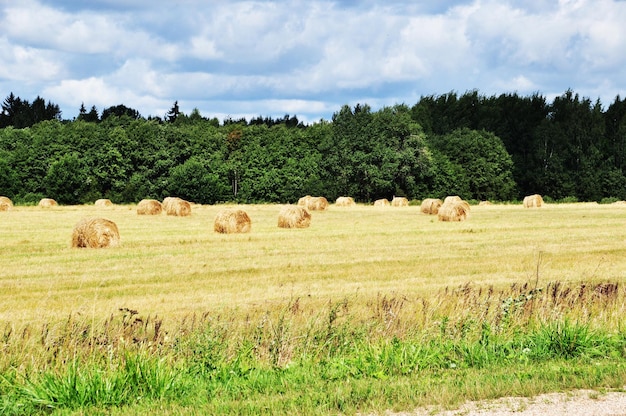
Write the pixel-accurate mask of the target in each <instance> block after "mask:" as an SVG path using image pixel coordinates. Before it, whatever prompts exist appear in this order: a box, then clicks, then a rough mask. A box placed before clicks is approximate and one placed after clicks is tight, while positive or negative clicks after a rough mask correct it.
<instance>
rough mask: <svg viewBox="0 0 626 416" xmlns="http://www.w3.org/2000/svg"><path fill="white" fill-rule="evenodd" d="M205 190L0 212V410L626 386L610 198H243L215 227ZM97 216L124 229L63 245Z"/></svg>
mask: <svg viewBox="0 0 626 416" xmlns="http://www.w3.org/2000/svg"><path fill="white" fill-rule="evenodd" d="M220 208H221V207H217V206H216V207H212V206H211V207H208V206H195V207H194V213H193V215H192V217H190V218H174V217H167V216H165V215H163V216H159V217H142V216H137V215H136V214H135V213H134V210H133V207H114V208H112V209H105V210H98V209H96V208H95V207H91V206H84V207H59V208H54V209H51V210H42V209H40V208H38V207H16V208H15V209H14V210H12V211H10V212H6V213H0V214H2V215H0V223H1V225H2V227H3V230H4V231H3V239H2V241H0V249H1V250H2V257H1V258H0V270H2V274H1V275H0V305H1V306H0V350H1V354H0V414H7V415H19V414H50V413H51V414H146V413H152V414H198V413H201V414H290V413H298V414H337V413H344V414H354V413H357V412H365V413H370V412H383V411H384V410H386V409H393V410H410V409H412V408H415V407H416V406H422V405H435V406H438V407H440V408H447V407H451V406H454V405H456V404H459V403H462V402H463V401H465V400H474V399H489V398H495V397H501V396H505V395H522V396H529V395H534V394H538V393H542V392H549V391H560V390H567V389H573V388H594V389H621V388H623V387H624V386H625V385H626V371H625V365H626V361H625V360H624V358H625V355H626V331H625V330H624V316H626V314H625V312H626V311H625V309H626V289H625V286H624V281H623V278H624V276H625V273H626V272H624V270H626V256H624V254H626V253H625V251H626V248H625V247H624V246H623V241H624V237H626V235H625V234H626V227H623V226H622V224H623V223H624V220H625V219H626V209H624V208H623V207H621V206H619V205H610V204H605V205H597V204H559V205H548V206H546V207H543V208H541V209H536V210H525V209H523V208H521V207H519V206H514V205H498V206H490V207H472V216H471V218H470V219H469V220H468V221H466V222H463V223H441V222H438V221H437V220H436V218H434V217H430V216H427V215H423V214H420V213H419V211H418V207H415V206H411V207H408V208H388V209H376V208H373V207H364V206H359V207H356V208H353V209H339V208H336V207H331V209H330V210H329V211H328V212H322V213H319V212H317V213H314V214H313V222H312V225H311V227H310V228H309V229H304V230H283V229H279V228H278V227H277V226H276V220H277V217H276V216H277V212H278V207H277V206H275V205H263V206H246V207H245V209H246V210H247V211H248V213H249V214H250V216H251V217H252V220H253V229H252V232H251V233H250V234H245V235H219V234H215V233H213V232H212V218H214V216H215V214H216V213H217V211H218V210H219V209H220ZM544 208H545V209H544ZM5 214H6V215H5ZM95 215H99V216H104V217H106V218H109V219H112V220H113V221H115V222H116V223H117V224H118V227H119V228H120V233H121V234H122V244H121V246H120V247H117V248H114V249H104V250H92V249H71V248H70V247H69V241H70V235H71V229H72V227H73V225H74V224H75V223H76V222H77V221H78V220H79V219H81V218H82V217H84V216H95Z"/></svg>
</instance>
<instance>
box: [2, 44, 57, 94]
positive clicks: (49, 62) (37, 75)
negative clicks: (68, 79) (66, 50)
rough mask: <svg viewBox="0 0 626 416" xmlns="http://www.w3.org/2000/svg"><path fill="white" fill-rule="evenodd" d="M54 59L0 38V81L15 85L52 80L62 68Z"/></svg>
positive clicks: (50, 54)
mask: <svg viewBox="0 0 626 416" xmlns="http://www.w3.org/2000/svg"><path fill="white" fill-rule="evenodd" d="M55 58H56V57H55V56H54V54H52V53H50V52H48V51H42V50H39V49H36V48H31V47H25V46H20V45H14V44H12V43H10V42H9V41H8V40H7V39H6V38H0V79H3V80H8V81H10V82H12V83H15V84H18V83H21V82H23V83H27V84H30V83H38V82H41V81H49V80H54V79H55V78H56V77H58V76H59V75H61V74H62V73H63V66H62V65H61V64H60V63H58V62H57V61H56V59H55Z"/></svg>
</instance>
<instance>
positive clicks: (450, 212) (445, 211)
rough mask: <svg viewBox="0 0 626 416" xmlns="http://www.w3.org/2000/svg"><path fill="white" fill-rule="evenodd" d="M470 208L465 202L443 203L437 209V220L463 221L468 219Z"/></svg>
mask: <svg viewBox="0 0 626 416" xmlns="http://www.w3.org/2000/svg"><path fill="white" fill-rule="evenodd" d="M469 215H470V206H469V204H468V203H467V202H466V201H463V200H461V201H451V202H448V203H446V202H444V203H443V205H441V206H440V207H439V211H438V212H437V218H438V219H439V221H465V220H466V219H467V218H469Z"/></svg>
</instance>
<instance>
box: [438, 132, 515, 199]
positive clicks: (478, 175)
mask: <svg viewBox="0 0 626 416" xmlns="http://www.w3.org/2000/svg"><path fill="white" fill-rule="evenodd" d="M429 141H430V143H431V144H432V145H433V147H434V148H436V149H437V150H438V151H439V152H441V153H442V154H443V155H445V156H446V157H447V158H448V159H449V160H450V162H452V163H454V164H456V165H457V166H458V167H460V169H447V170H448V172H454V171H455V170H456V172H454V173H455V174H456V175H457V177H456V178H454V180H455V181H458V182H459V183H463V182H465V181H467V185H468V191H469V195H465V194H462V195H459V196H461V197H462V198H466V199H481V200H496V201H506V200H509V199H512V198H513V197H515V195H516V189H515V182H514V181H513V175H512V168H513V162H512V160H511V156H510V155H509V154H508V153H507V151H506V149H505V148H504V145H503V144H502V140H500V138H499V137H497V136H496V135H494V134H493V133H489V132H487V131H484V130H482V131H476V130H470V129H468V128H462V129H459V130H455V131H454V132H452V133H450V134H447V135H445V136H433V137H432V138H430V139H429ZM449 194H451V192H449Z"/></svg>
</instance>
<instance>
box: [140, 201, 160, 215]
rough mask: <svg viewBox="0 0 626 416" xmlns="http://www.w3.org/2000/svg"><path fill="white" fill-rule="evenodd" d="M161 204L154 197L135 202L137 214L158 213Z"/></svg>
mask: <svg viewBox="0 0 626 416" xmlns="http://www.w3.org/2000/svg"><path fill="white" fill-rule="evenodd" d="M162 211H163V206H162V205H161V203H160V202H159V201H157V200H156V199H142V200H141V201H139V203H138V204H137V215H159V214H161V212H162Z"/></svg>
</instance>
